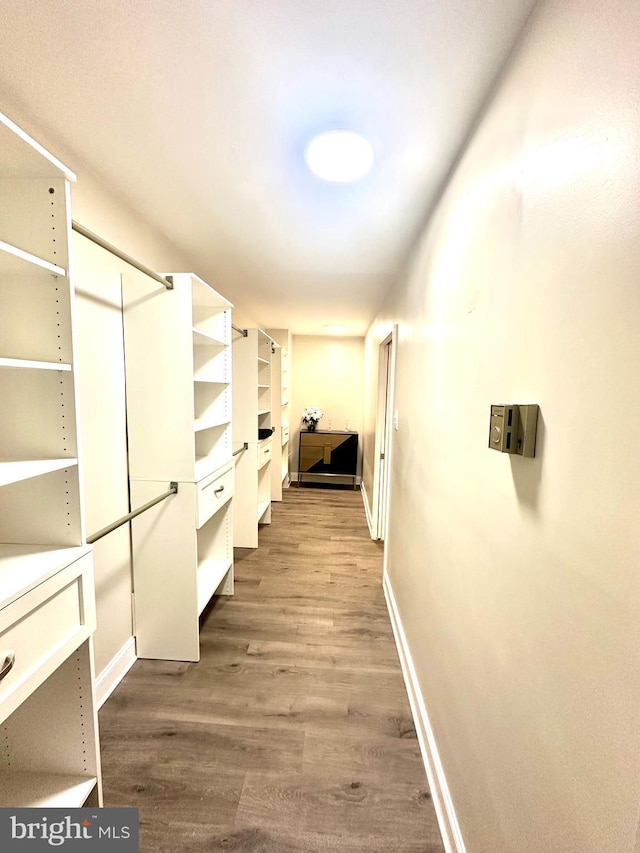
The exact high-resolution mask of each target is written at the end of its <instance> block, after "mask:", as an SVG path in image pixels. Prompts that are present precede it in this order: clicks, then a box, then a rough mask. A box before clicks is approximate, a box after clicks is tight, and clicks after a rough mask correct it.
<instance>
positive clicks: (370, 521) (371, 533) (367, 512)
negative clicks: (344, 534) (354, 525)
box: [360, 483, 378, 539]
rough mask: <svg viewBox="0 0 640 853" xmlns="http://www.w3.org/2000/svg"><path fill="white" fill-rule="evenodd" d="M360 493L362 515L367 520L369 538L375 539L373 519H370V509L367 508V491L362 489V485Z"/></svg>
mask: <svg viewBox="0 0 640 853" xmlns="http://www.w3.org/2000/svg"><path fill="white" fill-rule="evenodd" d="M360 491H361V492H362V503H363V504H364V514H365V516H366V518H367V527H368V528H369V536H370V537H371V538H372V539H377V538H378V537H377V536H376V535H375V533H374V529H373V518H372V517H371V507H370V506H369V495H368V494H367V490H366V489H365V487H364V483H362V484H361V486H360Z"/></svg>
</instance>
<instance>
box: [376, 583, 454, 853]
mask: <svg viewBox="0 0 640 853" xmlns="http://www.w3.org/2000/svg"><path fill="white" fill-rule="evenodd" d="M382 586H383V589H384V594H385V598H386V600H387V608H388V610H389V617H390V619H391V627H392V628H393V635H394V637H395V640H396V646H397V648H398V655H399V657H400V665H401V667H402V674H403V676H404V683H405V686H406V688H407V694H408V696H409V704H410V705H411V713H412V714H413V721H414V724H415V727H416V734H417V735H418V743H419V744H420V752H421V753H422V760H423V762H424V767H425V770H426V772H427V779H428V780H429V788H430V790H431V797H432V800H433V805H434V807H435V810H436V816H437V818H438V826H439V827H440V834H441V835H442V842H443V844H444V847H445V850H446V851H447V853H466V848H465V845H464V841H463V840H462V833H461V832H460V826H459V824H458V819H457V817H456V813H455V809H454V807H453V801H452V799H451V794H450V793H449V786H448V785H447V780H446V778H445V775H444V769H443V767H442V762H441V761H440V755H439V753H438V747H437V745H436V741H435V737H434V734H433V729H432V728H431V723H430V722H429V717H428V715H427V709H426V707H425V704H424V699H423V698H422V693H421V692H420V686H419V684H418V679H417V676H416V671H415V668H414V666H413V660H412V658H411V652H410V650H409V646H408V644H407V638H406V636H405V633H404V629H403V627H402V622H401V620H400V614H399V613H398V608H397V606H396V600H395V597H394V594H393V589H392V587H391V581H390V580H389V575H388V574H387V572H386V570H385V572H384V576H383V581H382Z"/></svg>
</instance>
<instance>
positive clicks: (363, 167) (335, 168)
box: [304, 130, 374, 183]
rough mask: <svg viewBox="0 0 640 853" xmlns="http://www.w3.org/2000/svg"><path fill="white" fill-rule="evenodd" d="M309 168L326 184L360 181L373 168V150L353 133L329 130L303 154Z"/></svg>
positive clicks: (315, 140) (358, 135)
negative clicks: (327, 182) (326, 182)
mask: <svg viewBox="0 0 640 853" xmlns="http://www.w3.org/2000/svg"><path fill="white" fill-rule="evenodd" d="M304 158H305V160H306V162H307V166H308V167H309V168H310V169H311V171H312V172H313V174H314V175H317V176H318V177H319V178H322V179H323V180H324V181H333V182H335V183H350V182H352V181H359V180H360V178H363V177H364V176H365V175H366V174H367V172H368V171H369V169H370V168H371V167H372V166H373V159H374V154H373V148H372V147H371V143H370V142H368V141H367V140H366V139H365V138H364V136H361V135H360V134H359V133H355V131H353V130H329V131H327V132H326V133H321V134H320V135H319V136H316V137H314V138H313V139H312V140H311V142H310V143H309V144H308V145H307V148H306V150H305V152H304Z"/></svg>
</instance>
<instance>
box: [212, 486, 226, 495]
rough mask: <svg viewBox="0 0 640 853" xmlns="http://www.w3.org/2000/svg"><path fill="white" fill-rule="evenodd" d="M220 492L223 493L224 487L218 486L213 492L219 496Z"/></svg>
mask: <svg viewBox="0 0 640 853" xmlns="http://www.w3.org/2000/svg"><path fill="white" fill-rule="evenodd" d="M221 492H224V486H218V488H217V489H214V490H213V494H214V495H219V494H220V493H221Z"/></svg>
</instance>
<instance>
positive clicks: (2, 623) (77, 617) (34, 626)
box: [0, 555, 95, 720]
mask: <svg viewBox="0 0 640 853" xmlns="http://www.w3.org/2000/svg"><path fill="white" fill-rule="evenodd" d="M92 584H93V569H92V559H91V555H86V556H85V557H82V558H81V559H80V560H77V561H76V562H75V563H72V564H71V565H70V566H67V567H66V568H65V569H63V570H62V571H60V572H58V573H57V574H55V575H53V577H50V578H49V579H48V580H46V581H45V582H44V583H41V584H40V585H39V586H36V587H34V589H32V590H31V591H30V592H28V593H27V594H26V595H23V596H22V597H21V598H18V599H17V600H16V601H14V602H13V603H12V604H10V605H9V606H8V607H5V608H4V609H3V610H2V611H0V665H1V664H2V663H3V662H4V661H5V660H6V659H7V658H8V657H10V656H11V655H14V660H13V666H12V667H11V668H7V670H6V673H5V675H4V676H3V677H2V680H0V719H2V720H4V719H6V718H7V717H8V716H9V714H11V713H12V712H13V711H14V710H15V708H17V707H18V705H19V704H20V703H21V702H23V701H24V700H25V699H26V698H27V697H28V696H29V695H30V694H31V693H32V692H33V691H34V690H36V689H37V688H38V687H39V686H40V685H41V684H42V682H43V681H45V679H46V678H48V677H49V675H51V673H52V672H53V671H54V670H55V669H56V667H58V666H59V665H60V664H61V663H62V662H63V661H64V660H65V659H66V658H67V657H68V656H69V655H70V654H71V653H72V652H73V651H75V649H77V648H78V647H79V646H80V645H81V644H82V643H83V642H84V641H85V640H86V639H87V638H88V637H90V636H91V634H92V633H93V631H94V630H95V604H94V600H93V597H92V589H93V587H92Z"/></svg>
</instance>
